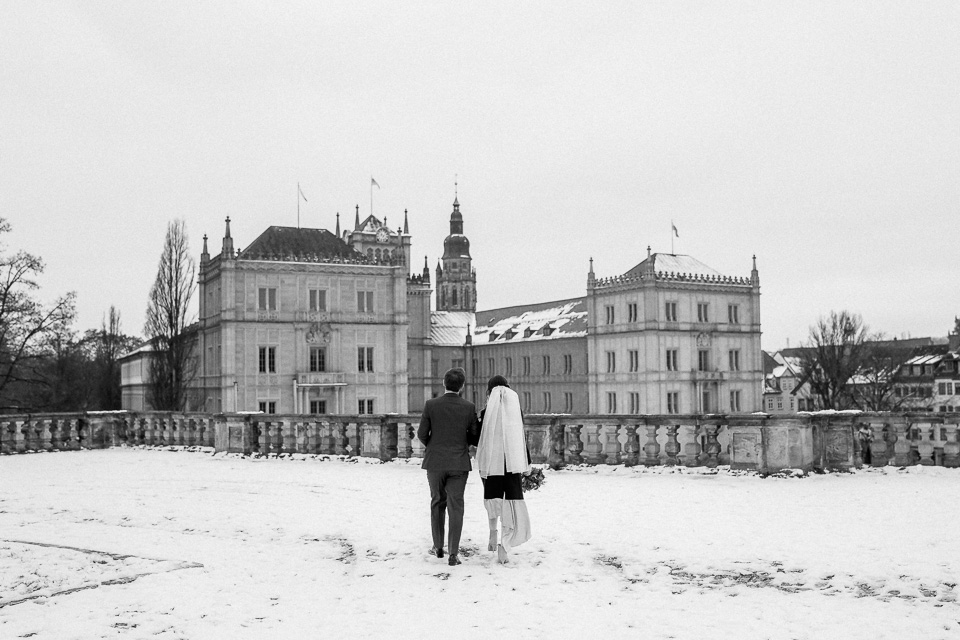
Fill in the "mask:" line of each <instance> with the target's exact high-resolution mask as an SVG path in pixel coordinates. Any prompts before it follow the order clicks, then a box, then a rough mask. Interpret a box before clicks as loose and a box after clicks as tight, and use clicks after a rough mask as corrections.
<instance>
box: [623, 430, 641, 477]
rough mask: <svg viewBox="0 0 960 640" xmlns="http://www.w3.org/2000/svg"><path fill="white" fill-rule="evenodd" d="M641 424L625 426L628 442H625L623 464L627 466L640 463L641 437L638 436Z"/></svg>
mask: <svg viewBox="0 0 960 640" xmlns="http://www.w3.org/2000/svg"><path fill="white" fill-rule="evenodd" d="M639 426H640V425H636V424H628V425H626V426H625V427H624V430H625V431H626V442H624V444H623V464H624V465H625V466H627V467H634V466H636V465H638V464H639V463H640V439H639V437H638V436H637V429H638V428H639Z"/></svg>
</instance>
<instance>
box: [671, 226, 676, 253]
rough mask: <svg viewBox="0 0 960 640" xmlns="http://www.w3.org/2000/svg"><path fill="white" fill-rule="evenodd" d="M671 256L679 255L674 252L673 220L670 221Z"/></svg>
mask: <svg viewBox="0 0 960 640" xmlns="http://www.w3.org/2000/svg"><path fill="white" fill-rule="evenodd" d="M670 255H672V256H674V255H677V254H675V253H674V252H673V220H671V221H670Z"/></svg>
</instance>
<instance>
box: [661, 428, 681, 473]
mask: <svg viewBox="0 0 960 640" xmlns="http://www.w3.org/2000/svg"><path fill="white" fill-rule="evenodd" d="M679 431H680V425H678V424H675V425H668V426H667V442H666V444H665V446H664V447H663V450H664V452H665V453H666V454H667V461H666V462H665V463H664V464H666V465H667V466H668V467H674V466H676V465H678V464H680V459H679V457H678V454H679V453H680V439H679V438H678V437H677V433H678V432H679Z"/></svg>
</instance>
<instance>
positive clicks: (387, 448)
mask: <svg viewBox="0 0 960 640" xmlns="http://www.w3.org/2000/svg"><path fill="white" fill-rule="evenodd" d="M399 432H400V425H399V424H398V423H397V422H396V421H395V420H388V419H387V418H386V417H384V418H383V420H382V422H381V423H380V460H381V461H383V462H387V461H388V460H393V459H395V458H396V457H397V450H398V444H399V440H400V433H399Z"/></svg>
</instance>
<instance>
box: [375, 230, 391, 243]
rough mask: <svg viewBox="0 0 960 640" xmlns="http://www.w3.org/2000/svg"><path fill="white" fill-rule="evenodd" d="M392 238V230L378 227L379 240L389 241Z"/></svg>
mask: <svg viewBox="0 0 960 640" xmlns="http://www.w3.org/2000/svg"><path fill="white" fill-rule="evenodd" d="M389 240H390V232H389V231H387V230H386V229H382V228H381V229H377V242H387V241H389Z"/></svg>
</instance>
